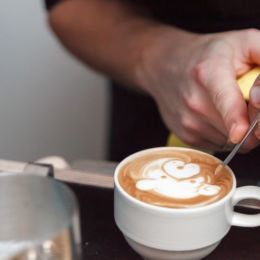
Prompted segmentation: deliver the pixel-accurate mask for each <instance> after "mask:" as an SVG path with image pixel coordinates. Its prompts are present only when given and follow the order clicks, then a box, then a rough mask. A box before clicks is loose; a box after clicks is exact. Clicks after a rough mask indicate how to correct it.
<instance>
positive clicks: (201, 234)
mask: <svg viewBox="0 0 260 260" xmlns="http://www.w3.org/2000/svg"><path fill="white" fill-rule="evenodd" d="M165 150H177V151H184V150H192V149H188V148H173V147H159V148H153V149H148V150H144V151H141V152H138V153H135V154H133V155H130V156H129V157H127V158H126V159H124V160H123V161H122V162H121V163H120V164H119V165H118V166H117V168H116V170H115V175H114V184H115V189H114V216H115V222H116V224H117V226H118V228H119V229H120V230H121V232H122V233H123V235H124V236H125V238H126V240H127V242H128V243H129V245H130V246H131V247H132V248H133V249H134V250H135V251H136V252H137V253H139V254H140V255H141V256H143V257H144V258H145V259H154V260H155V259H156V260H159V259H160V260H161V259H163V260H166V259H171V260H172V259H178V260H181V259H201V258H203V257H205V256H207V255H208V254H209V253H211V252H212V251H213V250H214V249H215V248H216V247H217V245H218V244H219V243H220V241H221V240H222V238H223V237H224V236H225V235H226V234H227V233H228V231H229V230H230V228H231V226H241V227H257V226H260V214H255V215H247V214H241V213H237V212H234V206H235V205H236V204H237V203H238V202H239V201H241V200H243V199H257V200H260V187H256V186H244V187H240V188H236V179H235V176H234V174H233V172H232V170H231V169H229V170H230V172H231V175H232V176H233V187H232V189H231V190H230V192H229V193H228V194H227V195H226V196H225V197H224V198H222V199H220V200H218V201H216V202H214V203H211V204H208V205H206V206H200V207H196V208H183V209H177V208H164V207H159V206H155V205H151V204H147V203H144V202H142V201H140V200H137V199H136V198H134V197H132V196H130V195H129V194H128V193H126V192H125V191H124V190H123V188H122V187H121V186H120V184H119V181H118V175H119V173H120V171H121V169H122V167H123V166H124V165H125V164H126V163H128V162H129V161H132V160H133V159H135V158H138V157H139V156H140V155H144V154H146V153H147V152H149V153H150V152H154V153H158V152H160V151H165ZM193 151H195V152H197V153H201V154H205V155H206V156H211V155H208V154H206V153H203V152H200V151H197V150H193ZM212 157H213V156H212Z"/></svg>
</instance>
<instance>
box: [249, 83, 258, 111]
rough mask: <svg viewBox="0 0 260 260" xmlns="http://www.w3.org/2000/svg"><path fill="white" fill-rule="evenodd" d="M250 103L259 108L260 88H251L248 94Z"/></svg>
mask: <svg viewBox="0 0 260 260" xmlns="http://www.w3.org/2000/svg"><path fill="white" fill-rule="evenodd" d="M250 98H251V101H252V103H253V104H254V105H255V106H257V107H259V106H260V87H253V88H252V90H251V93H250Z"/></svg>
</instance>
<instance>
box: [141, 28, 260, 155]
mask: <svg viewBox="0 0 260 260" xmlns="http://www.w3.org/2000/svg"><path fill="white" fill-rule="evenodd" d="M172 30H173V29H172V28H171V27H167V28H163V29H161V31H159V30H157V31H156V33H155V36H154V38H152V40H151V42H150V44H149V46H148V48H147V49H146V50H145V51H144V55H143V59H142V65H141V67H140V70H139V71H138V75H139V79H140V82H141V86H142V87H143V88H144V89H145V90H146V91H147V92H148V93H150V94H151V95H152V97H153V98H154V99H155V101H156V103H157V105H158V107H159V110H160V112H161V115H162V118H163V120H164V122H165V124H166V125H167V127H168V128H169V129H170V130H171V131H173V132H174V133H175V134H176V135H177V136H178V137H179V138H181V139H182V140H183V141H184V142H185V143H187V144H189V145H192V146H195V147H199V148H208V149H212V150H221V148H222V147H223V146H224V145H225V144H226V142H227V140H230V141H231V142H233V143H238V142H239V141H240V140H241V139H242V137H243V135H244V134H245V132H246V130H247V129H248V127H249V116H248V111H247V105H246V102H245V101H244V98H243V96H242V93H241V91H240V90H239V87H238V85H237V82H236V78H237V77H238V76H240V75H242V74H244V73H245V72H247V71H248V70H250V69H251V67H252V66H253V65H254V64H257V63H258V64H259V63H260V48H259V42H260V32H259V31H258V30H254V29H250V30H241V31H232V32H225V33H216V34H208V35H197V34H192V33H187V32H183V31H179V30H177V31H176V30H174V32H173V31H172ZM251 103H252V102H251ZM250 106H252V105H250ZM252 113H253V112H250V116H252ZM257 144H258V141H257V139H256V138H254V139H251V140H250V142H247V143H246V144H245V147H244V149H246V150H247V151H248V150H251V149H253V148H254V147H255V146H256V145H257Z"/></svg>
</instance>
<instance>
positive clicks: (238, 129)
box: [199, 56, 249, 143]
mask: <svg viewBox="0 0 260 260" xmlns="http://www.w3.org/2000/svg"><path fill="white" fill-rule="evenodd" d="M219 60H221V64H219V61H215V60H207V61H206V62H205V63H201V64H200V65H199V66H200V70H203V72H202V73H201V74H202V75H203V77H202V78H201V82H202V85H203V86H204V87H205V88H206V89H207V91H208V93H209V95H210V97H211V100H212V102H213V104H214V105H215V107H216V109H217V110H218V111H219V113H220V115H221V117H222V119H223V121H224V123H225V125H226V128H227V130H228V133H229V138H230V140H231V142H233V143H238V142H239V141H240V140H241V139H242V138H243V136H244V134H245V132H246V130H247V129H248V126H249V125H248V115H247V106H246V102H245V101H244V98H243V96H242V94H241V92H240V90H239V88H238V86H237V83H236V80H235V73H234V69H233V67H232V64H231V58H230V57H228V56H227V57H222V58H219ZM213 68H214V70H213Z"/></svg>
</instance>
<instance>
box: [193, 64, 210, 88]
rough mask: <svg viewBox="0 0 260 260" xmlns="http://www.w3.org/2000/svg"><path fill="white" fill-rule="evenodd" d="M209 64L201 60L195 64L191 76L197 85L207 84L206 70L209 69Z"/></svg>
mask: <svg viewBox="0 0 260 260" xmlns="http://www.w3.org/2000/svg"><path fill="white" fill-rule="evenodd" d="M208 63H209V62H208V61H207V60H203V61H201V62H199V63H198V64H196V65H195V66H194V67H193V69H192V74H193V75H194V77H195V79H196V81H197V82H198V83H199V84H202V85H206V82H207V74H208V73H207V70H208V67H209V64H208Z"/></svg>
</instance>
